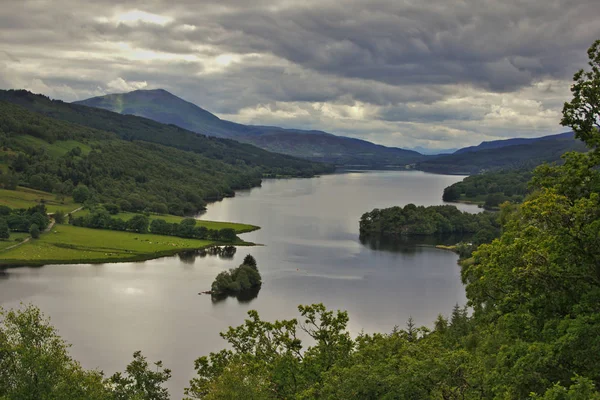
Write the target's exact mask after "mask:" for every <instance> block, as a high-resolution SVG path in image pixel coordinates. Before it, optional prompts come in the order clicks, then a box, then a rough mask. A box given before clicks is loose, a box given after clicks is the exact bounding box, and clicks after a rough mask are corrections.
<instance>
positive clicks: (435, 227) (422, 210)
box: [359, 204, 500, 244]
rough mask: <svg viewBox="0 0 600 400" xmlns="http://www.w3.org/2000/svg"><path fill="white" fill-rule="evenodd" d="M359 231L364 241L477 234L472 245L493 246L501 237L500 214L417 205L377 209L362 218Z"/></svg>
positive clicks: (452, 207) (451, 207)
mask: <svg viewBox="0 0 600 400" xmlns="http://www.w3.org/2000/svg"><path fill="white" fill-rule="evenodd" d="M359 227H360V236H361V237H363V238H368V237H383V238H401V237H403V236H422V235H444V234H453V233H461V234H464V233H473V234H475V236H474V237H473V238H472V241H473V242H475V243H477V244H480V243H486V242H491V241H492V239H494V238H495V237H497V236H498V235H499V233H500V227H499V223H498V216H497V215H496V214H493V213H487V212H483V213H479V214H471V213H468V212H463V211H460V210H458V209H457V208H456V207H454V206H429V207H424V206H416V205H414V204H408V205H406V206H404V207H390V208H385V209H382V210H380V209H374V210H373V211H371V212H367V213H365V214H363V215H362V217H361V219H360V223H359Z"/></svg>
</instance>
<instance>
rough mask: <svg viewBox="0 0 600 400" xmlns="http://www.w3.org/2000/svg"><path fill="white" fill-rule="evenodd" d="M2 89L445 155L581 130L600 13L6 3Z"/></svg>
mask: <svg viewBox="0 0 600 400" xmlns="http://www.w3.org/2000/svg"><path fill="white" fill-rule="evenodd" d="M1 2H2V7H1V8H0V88H2V89H9V88H24V89H28V90H31V91H32V92H35V93H42V94H45V95H47V96H50V97H51V98H56V99H61V100H64V101H75V100H83V99H86V98H89V97H92V96H99V95H103V94H107V93H121V92H128V91H131V90H136V89H156V88H163V89H166V90H168V91H170V92H171V93H173V94H175V95H177V96H179V97H182V98H184V99H185V100H188V101H191V102H193V103H195V104H197V105H199V106H200V107H203V108H205V109H207V110H209V111H211V112H213V113H215V114H217V115H218V116H219V117H221V118H225V119H229V120H232V121H236V122H240V123H248V124H260V125H276V126H283V127H287V128H301V129H320V130H324V131H327V132H331V133H335V134H340V135H346V136H352V137H357V138H362V139H366V140H370V141H373V142H376V143H380V144H384V145H388V146H397V147H408V148H410V147H415V146H424V147H429V148H435V149H443V148H456V147H462V146H468V145H474V144H478V143H480V142H481V141H484V140H495V139H503V138H509V137H536V136H543V135H547V134H552V133H559V132H565V131H567V130H568V129H566V128H564V127H561V126H560V124H559V122H560V115H561V110H562V105H563V103H564V102H565V101H568V100H570V91H569V88H570V85H571V81H572V76H573V74H574V73H575V72H576V71H577V70H578V69H580V68H583V67H585V66H586V62H587V53H586V50H587V48H588V47H589V46H590V45H591V44H592V43H593V42H594V40H597V39H600V24H598V18H599V17H600V1H598V0H502V1H500V0H494V1H492V0H428V1H422V0H369V1H355V0H336V1H330V0H316V1H315V0H303V1H290V0H254V1H251V2H250V1H247V0H219V1H212V0H208V1H204V0H200V1H198V0H168V1H167V0H144V1H139V0H129V1H123V0H94V1H82V0H2V1H1Z"/></svg>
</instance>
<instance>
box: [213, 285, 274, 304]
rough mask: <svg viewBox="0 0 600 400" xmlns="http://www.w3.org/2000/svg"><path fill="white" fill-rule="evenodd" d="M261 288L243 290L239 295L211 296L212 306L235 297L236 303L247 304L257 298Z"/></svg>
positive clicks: (223, 294) (222, 294)
mask: <svg viewBox="0 0 600 400" xmlns="http://www.w3.org/2000/svg"><path fill="white" fill-rule="evenodd" d="M261 287H262V286H258V287H255V288H251V289H248V290H243V291H241V292H239V293H231V294H226V293H221V294H213V295H211V296H210V298H211V300H212V302H213V304H215V305H216V304H219V303H221V302H223V301H225V300H227V299H228V298H229V297H235V298H236V299H237V301H238V303H240V304H248V303H250V302H251V301H252V300H254V299H256V298H257V297H258V293H259V292H260V289H261Z"/></svg>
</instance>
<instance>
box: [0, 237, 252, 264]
mask: <svg viewBox="0 0 600 400" xmlns="http://www.w3.org/2000/svg"><path fill="white" fill-rule="evenodd" d="M259 229H260V228H259ZM216 246H218V247H221V246H234V247H238V246H239V247H252V246H260V245H259V244H256V243H253V242H245V241H241V242H234V243H226V242H214V243H211V244H207V245H205V246H200V247H190V248H186V249H173V250H163V251H159V252H156V253H151V254H150V253H149V254H138V255H133V256H131V257H127V258H95V259H72V260H51V259H48V260H31V261H29V260H13V261H10V260H7V261H9V262H7V263H5V260H1V261H0V271H1V270H3V269H11V268H22V267H32V268H38V267H44V266H46V265H61V264H65V265H73V264H122V263H128V262H142V261H150V260H156V259H159V258H164V257H172V256H176V255H178V254H181V253H185V252H188V251H199V250H205V249H208V248H211V247H216Z"/></svg>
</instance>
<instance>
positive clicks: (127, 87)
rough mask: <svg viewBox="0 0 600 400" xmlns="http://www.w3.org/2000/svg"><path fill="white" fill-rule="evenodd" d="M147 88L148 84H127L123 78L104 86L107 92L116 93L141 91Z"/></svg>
mask: <svg viewBox="0 0 600 400" xmlns="http://www.w3.org/2000/svg"><path fill="white" fill-rule="evenodd" d="M147 86H148V82H145V81H144V82H133V81H130V82H127V81H126V80H125V79H123V78H117V79H114V80H112V81H110V82H108V83H107V84H106V87H107V89H108V90H111V91H117V92H131V91H132V90H138V89H143V88H145V87H147Z"/></svg>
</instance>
